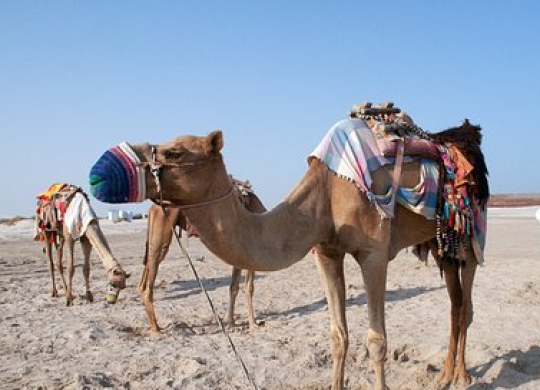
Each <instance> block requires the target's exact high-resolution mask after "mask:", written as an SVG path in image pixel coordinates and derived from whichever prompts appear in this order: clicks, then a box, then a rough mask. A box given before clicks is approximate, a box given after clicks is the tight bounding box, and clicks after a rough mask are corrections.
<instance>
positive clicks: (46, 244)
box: [43, 233, 58, 298]
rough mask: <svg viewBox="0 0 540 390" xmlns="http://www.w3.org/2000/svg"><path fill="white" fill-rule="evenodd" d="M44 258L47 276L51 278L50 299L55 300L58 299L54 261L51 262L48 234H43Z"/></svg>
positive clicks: (50, 246)
mask: <svg viewBox="0 0 540 390" xmlns="http://www.w3.org/2000/svg"><path fill="white" fill-rule="evenodd" d="M43 250H44V252H45V256H46V259H47V266H48V268H49V275H50V276H51V281H52V288H51V297H53V298H57V297H58V290H57V289H56V280H55V276H54V261H53V255H52V243H51V242H50V236H49V234H47V233H45V242H44V248H43Z"/></svg>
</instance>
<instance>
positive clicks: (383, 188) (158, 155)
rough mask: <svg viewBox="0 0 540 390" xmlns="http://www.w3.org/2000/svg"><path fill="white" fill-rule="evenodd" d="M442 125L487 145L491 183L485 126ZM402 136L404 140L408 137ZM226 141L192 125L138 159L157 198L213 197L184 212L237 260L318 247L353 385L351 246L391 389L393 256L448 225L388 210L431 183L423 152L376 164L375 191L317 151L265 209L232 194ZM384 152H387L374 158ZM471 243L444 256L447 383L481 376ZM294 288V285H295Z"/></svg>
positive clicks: (356, 133) (338, 378)
mask: <svg viewBox="0 0 540 390" xmlns="http://www.w3.org/2000/svg"><path fill="white" fill-rule="evenodd" d="M380 123H381V124H383V123H382V122H380ZM371 130H372V129H370V128H369V126H368V125H367V123H366V121H364V120H363V119H360V118H351V119H346V120H343V121H340V122H338V123H337V124H336V125H334V126H333V127H332V128H331V130H330V131H329V132H328V134H327V137H325V139H323V141H324V140H326V139H327V138H328V139H331V140H332V142H333V140H335V137H336V136H337V137H338V138H339V137H340V136H341V135H343V134H347V135H348V136H350V137H353V138H354V142H360V141H365V140H367V138H369V139H372V138H373V134H372V132H371ZM439 134H440V136H439V135H437V134H434V137H433V138H434V139H435V140H436V141H437V142H438V144H448V143H451V142H452V140H453V139H454V138H460V137H461V136H463V138H465V139H466V140H465V142H462V143H461V142H460V143H459V144H456V145H459V146H460V150H461V146H462V145H470V146H471V148H472V149H473V152H474V153H477V155H476V157H477V158H478V160H477V161H475V163H474V164H475V165H474V168H475V171H474V173H475V174H476V175H477V176H476V178H477V179H479V180H476V182H477V183H483V184H485V185H487V179H486V178H485V175H487V168H486V167H485V164H484V159H483V155H482V154H481V151H480V141H481V134H480V128H479V127H477V126H472V125H470V124H469V123H468V122H465V123H464V124H463V125H462V126H460V127H458V128H454V129H449V130H448V131H445V132H442V133H439ZM397 142H398V145H400V143H401V141H399V140H398V141H397ZM321 144H322V143H321ZM222 147H223V136H222V132H221V131H214V132H211V133H210V134H208V135H207V136H206V137H198V136H190V135H187V136H183V137H180V138H176V139H173V140H172V141H170V142H167V143H164V144H159V145H150V144H147V143H146V144H138V145H131V150H132V151H133V154H134V155H135V158H134V159H133V160H132V169H135V167H136V168H137V169H139V173H140V174H142V175H143V176H139V177H138V180H139V182H141V179H142V182H144V183H146V185H145V186H144V191H145V197H147V198H150V199H160V198H162V199H166V200H167V201H170V202H172V203H174V204H177V205H182V206H183V207H185V206H189V205H194V204H198V203H199V202H201V201H204V203H205V205H204V206H201V207H188V208H186V209H185V210H184V214H185V215H186V217H187V218H188V219H189V220H190V221H191V222H192V223H193V224H194V225H195V226H196V227H197V230H198V232H199V235H200V239H201V241H202V242H203V244H204V245H206V246H207V248H208V249H210V250H211V251H212V252H213V253H214V254H215V255H216V256H218V257H219V258H221V259H223V260H224V261H226V262H227V263H228V264H230V265H232V266H234V267H238V268H242V269H251V270H255V271H277V270H281V269H284V268H287V267H289V266H291V265H292V264H294V263H296V262H298V261H300V260H302V259H303V258H304V257H305V255H306V254H307V253H308V252H309V251H310V250H311V249H312V248H313V247H315V248H316V253H317V264H318V269H319V271H320V275H321V278H322V282H323V284H324V288H325V292H326V297H327V301H328V311H329V315H330V341H331V349H332V357H333V373H332V378H333V379H332V389H334V390H337V389H343V387H344V365H345V358H346V355H347V350H348V345H349V340H348V330H347V321H346V315H345V303H346V291H345V286H346V284H345V275H344V267H343V261H344V257H345V254H346V253H349V254H351V255H352V256H353V257H354V259H355V260H356V261H357V263H358V264H359V266H360V269H361V273H362V276H363V279H364V285H365V291H366V298H367V308H368V319H369V329H368V330H367V347H368V350H369V356H370V359H371V361H372V364H373V367H374V371H375V383H374V387H375V389H377V390H383V389H385V388H386V380H385V373H384V364H385V361H386V355H387V341H386V329H385V312H384V304H385V290H386V278H387V268H388V262H389V261H390V260H392V259H393V258H394V257H395V256H396V255H397V253H398V252H399V251H400V250H402V249H403V248H406V247H409V246H413V245H416V244H420V243H424V242H428V241H430V240H432V239H434V238H436V237H439V234H438V232H437V229H438V223H437V222H436V220H435V219H433V220H429V219H426V218H425V217H424V216H422V215H420V214H416V213H414V212H411V211H410V210H409V209H407V208H406V207H404V206H403V205H402V204H401V203H397V204H396V205H395V209H394V210H392V214H393V215H392V217H391V218H387V217H384V216H383V215H382V214H381V209H380V207H378V206H377V204H376V203H375V202H376V201H375V199H376V198H377V196H384V195H385V194H387V193H392V191H391V190H392V189H393V190H396V189H397V188H405V189H408V188H414V187H415V186H417V185H418V184H419V183H422V181H421V180H422V172H423V171H422V166H423V162H421V161H419V160H418V159H412V160H408V159H405V160H403V162H402V164H398V163H397V161H398V160H400V158H399V156H400V155H401V156H402V153H401V152H400V154H399V155H398V157H397V158H396V165H393V164H389V163H388V164H383V165H381V166H378V167H377V169H374V170H373V171H372V172H370V178H369V179H370V180H369V182H368V190H369V191H367V192H365V191H359V185H358V183H356V182H354V181H353V180H346V179H344V178H342V177H341V176H340V175H338V174H336V173H335V172H333V171H332V170H330V169H329V167H330V166H329V163H328V162H326V161H325V160H321V158H318V157H316V156H310V158H309V160H308V161H309V169H308V171H307V173H306V174H305V176H304V177H303V178H302V179H301V181H300V182H299V183H298V184H297V185H296V187H295V188H294V189H293V190H292V192H291V193H290V194H289V195H288V196H287V197H286V198H285V199H284V201H283V202H282V203H280V204H279V205H277V206H276V207H275V208H274V209H272V210H270V211H268V212H266V213H264V214H254V213H251V212H249V211H248V210H246V208H245V207H244V206H243V205H242V204H241V203H240V201H239V199H238V198H237V197H235V196H231V194H232V186H231V182H230V180H229V175H228V173H227V170H226V168H225V164H224V162H223V157H222V154H221V150H222ZM400 150H402V149H401V147H400ZM461 152H465V150H461ZM404 153H405V154H407V153H406V151H405V152H404ZM474 153H473V154H474ZM323 161H324V162H323ZM374 161H383V160H382V159H380V158H379V159H378V160H372V161H371V162H374ZM265 163H268V162H265ZM394 166H395V167H396V169H394ZM430 166H431V167H437V166H439V162H432V163H431V165H430ZM351 167H352V168H356V167H355V164H347V167H346V168H351ZM114 169H115V168H114V166H112V165H111V163H110V161H107V160H106V159H103V158H100V159H99V160H98V161H97V162H96V164H95V165H94V166H93V167H92V170H91V186H92V192H93V194H94V195H95V196H96V197H97V198H98V199H100V200H102V201H105V202H107V201H111V200H113V199H115V194H114V193H112V186H113V185H114V182H113V181H114V180H115V178H114V175H112V174H111V172H113V170H114ZM440 169H442V168H440ZM398 171H401V172H400V174H398ZM151 172H154V173H156V172H158V173H159V175H157V174H156V175H154V176H155V177H158V178H159V182H158V181H157V180H154V178H155V177H152V175H151V174H150V173H151ZM437 172H438V171H437ZM396 178H397V180H396V183H394V180H395V179H396ZM423 184H426V183H423ZM130 189H131V190H133V188H130ZM389 191H390V192H389ZM394 192H395V191H394ZM368 194H369V196H367V195H368ZM479 194H480V195H481V196H476V195H475V196H473V199H472V201H473V203H474V204H475V205H478V207H480V208H481V209H483V207H485V204H486V202H487V199H485V197H486V196H487V197H489V190H488V188H487V187H486V188H484V189H482V191H479ZM486 194H487V195H486ZM435 203H436V202H435ZM461 226H465V225H461ZM467 226H469V225H467ZM445 232H446V230H445ZM464 245H465V246H464V247H462V248H460V252H462V253H461V254H460V258H459V261H457V260H454V261H450V259H449V258H448V259H446V258H445V259H440V260H444V261H441V267H442V269H443V270H444V275H445V278H446V282H447V289H448V292H449V296H450V299H451V306H452V308H451V326H450V329H451V330H450V343H449V347H448V354H447V358H446V360H445V364H444V369H443V370H442V373H441V377H440V382H441V383H442V384H444V385H447V384H449V383H450V382H451V381H452V380H454V381H461V380H463V381H464V382H466V383H470V380H471V378H470V376H469V374H468V372H467V370H466V363H465V348H466V338H467V328H468V327H469V325H470V323H471V322H472V286H473V280H474V276H475V271H476V267H477V263H478V262H479V261H481V258H480V257H479V255H478V254H475V251H474V247H471V243H470V242H466V243H465V244H464ZM445 250H446V249H445ZM440 253H441V252H437V255H439V254H440ZM444 253H445V252H444V251H443V252H442V254H443V255H444ZM291 289H292V290H294V286H291Z"/></svg>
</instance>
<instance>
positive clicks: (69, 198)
mask: <svg viewBox="0 0 540 390" xmlns="http://www.w3.org/2000/svg"><path fill="white" fill-rule="evenodd" d="M50 189H52V191H50V192H46V193H43V194H40V195H39V196H38V215H37V217H36V223H37V226H36V228H37V229H36V233H37V236H36V239H38V240H39V241H41V242H42V244H43V252H44V253H45V255H46V259H47V265H48V268H49V273H50V275H51V279H52V290H51V296H52V297H55V298H56V297H58V291H57V289H56V282H55V269H54V262H53V254H52V252H53V250H52V247H53V245H54V246H55V248H56V262H57V267H58V272H59V273H60V277H61V279H62V285H63V287H64V293H65V296H66V305H67V306H71V305H73V301H74V299H75V296H74V295H73V288H72V280H73V275H74V272H75V268H74V259H73V253H74V250H75V241H76V240H79V241H80V243H81V247H82V252H83V256H84V263H83V275H84V279H85V284H86V301H87V302H89V303H90V302H93V300H94V297H93V294H92V292H91V291H90V253H91V250H92V247H93V248H95V249H96V252H97V254H98V256H99V258H100V259H101V261H102V263H103V268H104V269H105V273H106V274H107V277H108V282H109V285H108V290H107V294H108V296H107V298H108V300H107V302H109V303H115V302H116V299H117V298H118V295H119V292H120V290H122V289H124V288H125V287H126V279H127V278H128V277H129V276H130V275H129V274H127V273H126V272H125V271H124V270H123V269H122V266H121V265H120V263H119V262H118V260H116V258H115V257H114V256H113V254H112V253H111V249H110V247H109V244H108V243H107V240H106V239H105V236H104V235H103V232H102V231H101V228H100V226H99V222H98V219H97V217H96V216H95V214H94V211H93V210H92V208H91V207H90V204H89V202H88V196H87V195H86V194H85V193H84V192H83V191H82V190H81V189H80V188H79V187H76V186H73V185H69V184H59V185H53V186H51V187H50ZM70 216H71V217H70ZM66 243H67V246H68V249H69V258H68V264H67V274H68V280H67V283H66V279H65V277H64V265H63V254H64V246H65V244H66ZM109 295H110V296H109Z"/></svg>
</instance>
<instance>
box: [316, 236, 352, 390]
mask: <svg viewBox="0 0 540 390" xmlns="http://www.w3.org/2000/svg"><path fill="white" fill-rule="evenodd" d="M344 257H345V254H344V253H343V252H338V251H334V250H329V249H323V248H322V247H320V246H319V247H317V267H318V269H319V274H320V275H321V279H322V281H323V285H324V289H325V292H326V299H327V301H328V312H329V314H330V345H331V349H332V360H333V363H332V390H342V389H343V388H344V381H345V358H346V356H347V350H348V349H349V331H348V329H347V318H346V317H345V275H344V272H343V259H344Z"/></svg>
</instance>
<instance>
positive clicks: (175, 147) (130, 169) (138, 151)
mask: <svg viewBox="0 0 540 390" xmlns="http://www.w3.org/2000/svg"><path fill="white" fill-rule="evenodd" d="M222 148H223V135H222V132H221V131H219V130H217V131H213V132H211V133H210V134H208V135H207V136H202V137H199V136H191V135H187V136H183V137H179V138H175V139H173V140H172V141H169V142H166V143H163V144H157V145H151V144H148V143H144V144H136V145H135V144H133V145H131V144H127V143H122V144H120V145H119V146H117V147H113V148H111V149H109V150H108V151H107V152H105V153H104V154H103V155H102V156H101V157H100V159H99V160H98V161H97V162H96V163H95V164H94V166H93V167H92V169H91V171H90V187H91V190H92V194H93V195H94V196H95V197H96V198H97V199H98V200H100V201H102V202H106V203H127V202H142V201H143V200H144V199H154V200H160V199H163V200H166V201H170V202H173V203H175V204H178V205H186V204H194V203H197V202H201V201H204V200H206V199H212V198H215V197H216V196H218V195H220V194H221V195H223V193H224V192H225V191H227V190H228V189H230V187H231V183H230V180H229V177H228V175H227V172H226V170H225V165H224V163H223V159H222V155H221V149H222ZM153 172H154V173H156V174H157V175H158V176H159V188H158V185H157V182H156V180H155V177H154V173H153Z"/></svg>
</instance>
